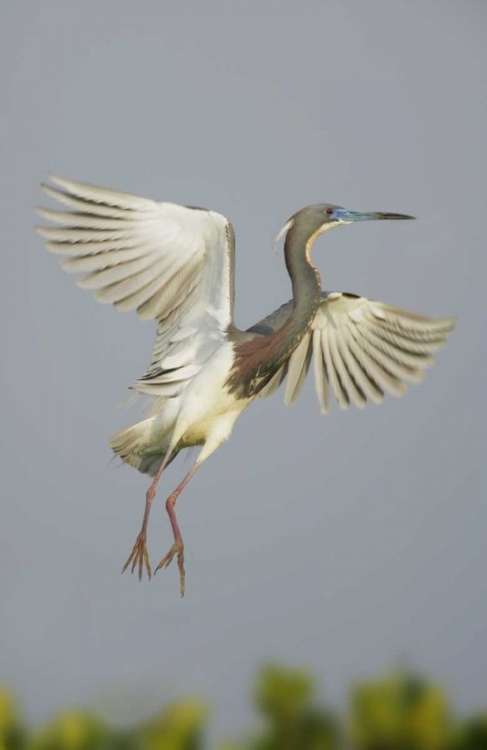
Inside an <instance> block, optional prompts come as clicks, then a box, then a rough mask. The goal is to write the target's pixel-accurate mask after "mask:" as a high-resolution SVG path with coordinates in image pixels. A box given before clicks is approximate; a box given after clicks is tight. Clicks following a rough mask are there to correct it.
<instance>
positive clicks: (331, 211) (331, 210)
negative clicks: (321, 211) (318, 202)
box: [325, 208, 335, 216]
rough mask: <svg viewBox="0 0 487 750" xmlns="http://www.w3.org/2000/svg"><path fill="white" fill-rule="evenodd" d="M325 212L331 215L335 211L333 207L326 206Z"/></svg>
mask: <svg viewBox="0 0 487 750" xmlns="http://www.w3.org/2000/svg"><path fill="white" fill-rule="evenodd" d="M325 213H326V215H327V216H333V214H334V213H335V209H333V208H327V209H326V211H325Z"/></svg>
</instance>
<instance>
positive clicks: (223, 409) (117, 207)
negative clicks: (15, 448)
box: [37, 176, 455, 594]
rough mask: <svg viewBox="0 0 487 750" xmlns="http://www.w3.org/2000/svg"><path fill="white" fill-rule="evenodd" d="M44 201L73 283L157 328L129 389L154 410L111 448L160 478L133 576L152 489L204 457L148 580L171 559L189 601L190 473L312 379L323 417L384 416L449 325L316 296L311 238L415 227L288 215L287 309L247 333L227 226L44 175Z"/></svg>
mask: <svg viewBox="0 0 487 750" xmlns="http://www.w3.org/2000/svg"><path fill="white" fill-rule="evenodd" d="M50 181H51V183H53V185H54V187H53V186H52V185H51V186H49V185H42V186H41V187H42V189H43V191H44V192H45V193H46V194H47V195H48V196H49V197H50V198H53V199H54V200H56V201H57V202H58V203H61V204H63V205H65V206H66V207H67V210H66V211H59V210H54V209H47V208H38V209H37V211H38V213H39V215H40V216H41V217H42V218H44V219H47V220H48V221H50V222H52V224H54V226H53V225H49V226H41V227H38V228H37V231H38V233H39V234H40V235H41V236H42V237H44V239H45V240H46V242H45V246H46V248H47V249H48V250H49V251H50V252H52V253H54V254H57V255H60V256H61V260H60V263H61V267H62V268H63V270H65V271H68V272H70V273H80V274H82V275H81V276H79V277H78V278H77V282H76V283H77V285H78V286H80V287H81V288H84V289H88V290H91V291H92V292H93V293H94V296H95V298H96V299H97V300H98V301H100V302H103V303H106V304H112V305H114V306H115V307H116V308H117V309H118V310H120V311H135V312H136V313H137V315H138V316H139V317H140V318H141V319H143V320H155V321H156V322H157V327H156V339H155V342H154V347H153V353H152V359H151V361H150V364H149V366H148V368H147V370H146V372H145V373H144V374H143V375H142V376H141V377H140V378H139V379H138V380H137V381H136V382H135V383H134V384H133V386H132V387H133V388H134V389H135V390H136V391H138V392H140V393H145V394H149V395H150V396H152V397H153V398H154V406H153V409H152V413H151V416H150V417H149V418H147V419H144V420H143V421H141V422H138V423H136V424H133V425H131V426H129V427H127V428H125V429H123V430H121V431H120V432H119V433H117V434H116V435H114V436H113V438H112V439H111V441H110V445H111V447H112V449H113V451H114V452H115V453H116V454H117V455H119V456H120V458H121V459H122V461H124V462H125V463H127V464H129V465H131V466H133V467H135V468H137V469H138V470H139V471H141V472H144V473H147V474H148V475H149V476H151V477H154V480H153V482H152V484H151V486H150V488H149V491H148V493H147V499H146V511H145V514H144V521H143V524H142V529H141V532H140V534H139V536H138V537H137V541H136V543H135V545H134V548H133V550H132V553H131V555H130V557H129V559H128V560H127V563H126V565H125V566H124V570H125V568H126V567H127V566H128V565H131V566H132V571H133V570H134V568H135V567H137V569H138V574H139V578H141V577H142V572H143V569H144V567H145V569H146V571H147V573H148V576H149V578H150V576H151V567H150V564H149V558H148V553H147V547H146V531H147V523H148V518H149V513H150V508H151V504H152V501H153V499H154V496H155V491H156V486H157V483H158V481H159V478H160V476H161V475H162V473H163V471H164V469H165V467H166V466H167V465H168V464H169V463H170V462H171V461H172V460H174V458H175V457H176V455H177V454H178V453H179V451H180V450H182V449H184V448H187V447H191V446H194V445H199V446H201V452H200V454H199V456H198V458H197V460H196V463H195V464H194V466H193V467H192V468H191V470H190V471H189V472H188V474H187V475H186V476H185V478H184V479H183V481H182V482H181V484H180V485H179V486H178V487H177V488H176V490H175V491H174V492H173V493H172V495H170V496H169V498H168V500H167V503H166V508H167V511H168V514H169V518H170V521H171V525H172V528H173V533H174V540H175V541H174V545H173V546H172V547H171V549H170V551H169V553H168V554H167V555H166V556H165V557H164V558H163V559H162V560H161V562H160V563H159V566H158V567H157V569H156V570H158V569H159V568H161V567H167V565H168V564H169V563H170V562H171V560H172V559H173V557H174V556H176V557H177V562H178V567H179V572H180V584H181V594H183V593H184V580H185V578H184V576H185V573H184V545H183V541H182V537H181V534H180V531H179V526H178V523H177V520H176V515H175V511H174V505H175V502H176V498H177V497H178V495H179V493H180V492H181V491H182V489H183V487H184V486H185V484H186V483H187V482H188V481H189V479H190V478H191V477H192V476H193V474H194V472H195V471H196V469H197V468H198V467H199V466H200V465H201V464H202V463H203V461H205V460H206V458H208V457H209V456H210V455H211V453H212V452H213V451H214V450H216V448H218V446H219V445H220V444H221V443H222V442H223V441H224V440H226V439H227V438H228V437H229V436H230V434H231V431H232V429H233V425H234V423H235V421H236V419H237V418H238V416H239V415H240V413H241V412H242V411H243V410H244V409H245V408H246V407H247V406H248V405H249V404H250V403H252V402H253V401H254V400H255V399H256V398H266V397H268V396H270V395H272V394H273V393H275V391H276V390H277V389H278V388H279V386H280V385H281V384H283V383H285V389H284V400H285V403H286V404H288V405H291V404H294V403H295V401H296V399H297V398H298V396H299V394H300V391H301V389H302V386H303V383H304V381H305V379H306V376H307V373H308V371H309V369H310V367H312V369H313V375H314V383H315V388H316V393H317V397H318V402H319V406H320V409H321V411H322V412H323V413H326V412H328V411H329V410H330V408H331V406H332V397H333V398H334V399H335V400H336V402H337V403H338V405H339V406H340V407H341V408H347V407H348V406H350V405H354V406H356V407H358V408H361V409H362V408H364V407H365V406H366V404H367V403H368V402H369V401H372V402H374V403H376V404H379V403H381V402H382V400H383V399H384V396H385V394H386V393H389V394H391V395H394V396H402V395H403V394H404V392H405V391H406V387H407V384H408V383H418V382H420V381H421V380H422V378H423V376H424V370H425V369H426V368H427V367H429V366H430V365H431V364H432V363H433V361H434V355H435V354H436V352H437V351H438V350H439V349H440V348H441V347H442V346H443V345H444V343H445V342H446V339H447V336H448V334H449V333H450V332H451V331H452V330H453V329H454V327H455V320H454V319H453V318H431V317H426V316H421V315H417V314H414V313H410V312H407V311H405V310H400V309H398V308H396V307H392V306H390V305H387V304H384V303H381V302H375V301H372V300H368V299H366V298H365V297H360V296H358V295H354V294H348V293H340V292H323V291H322V288H321V279H320V275H319V273H318V271H317V269H316V268H315V266H314V265H313V264H312V262H311V257H310V254H311V249H312V245H313V243H314V242H315V240H316V238H317V237H318V236H319V235H320V234H322V233H323V232H325V231H326V230H328V229H330V228H331V227H333V226H338V225H340V224H348V223H351V222H352V221H359V220H365V219H410V218H411V217H409V216H404V215H401V214H380V213H369V214H363V213H357V212H353V211H348V210H347V209H343V208H341V207H340V206H333V205H331V204H316V205H314V206H308V207H307V208H305V209H302V210H301V211H298V212H297V213H296V214H294V215H293V216H292V217H291V219H289V221H288V222H287V223H286V224H285V226H284V228H283V229H282V230H281V232H280V235H279V236H285V243H284V257H285V262H286V267H287V270H288V273H289V276H290V278H291V282H292V287H293V298H292V299H291V300H290V301H289V302H287V303H286V304H284V305H281V307H280V308H279V309H278V310H276V311H274V312H273V313H271V314H270V315H268V316H267V317H266V318H264V319H263V320H261V321H260V322H259V323H256V324H255V325H254V326H252V327H251V328H249V329H248V330H247V331H241V330H239V329H238V328H236V326H235V324H234V320H233V309H234V263H235V259H234V254H235V236H234V232H233V227H232V225H231V224H230V222H229V221H228V220H227V219H226V218H225V217H224V216H222V215H221V214H218V213H215V212H214V211H209V210H206V209H202V208H193V207H187V206H180V205H177V204H173V203H167V202H162V203H158V202H156V201H153V200H149V199H146V198H140V197H138V196H134V195H130V194H128V193H121V192H117V191H113V190H108V189H105V188H99V187H95V186H92V185H88V184H84V183H79V182H72V181H71V180H66V179H63V178H60V177H54V176H51V177H50Z"/></svg>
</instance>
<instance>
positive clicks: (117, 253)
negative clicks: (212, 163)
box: [36, 176, 234, 396]
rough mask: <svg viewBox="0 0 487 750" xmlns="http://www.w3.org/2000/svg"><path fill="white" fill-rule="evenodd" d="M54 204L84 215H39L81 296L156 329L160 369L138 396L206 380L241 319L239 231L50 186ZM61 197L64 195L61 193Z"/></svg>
mask: <svg viewBox="0 0 487 750" xmlns="http://www.w3.org/2000/svg"><path fill="white" fill-rule="evenodd" d="M50 181H51V182H52V183H54V185H56V187H55V188H54V187H50V186H47V185H42V188H43V190H44V192H45V193H47V195H49V196H50V197H51V198H54V199H55V200H57V201H59V202H60V203H63V204H64V205H66V206H68V207H69V209H75V211H72V210H68V211H55V210H52V209H46V208H38V209H37V212H38V213H39V214H40V215H41V216H42V217H43V218H45V219H48V220H49V221H52V222H54V223H56V224H59V225H61V226H57V227H54V226H42V227H37V228H36V229H37V231H38V233H39V234H41V235H42V236H43V237H45V238H46V240H47V242H46V243H45V245H46V248H47V249H48V250H50V251H51V252H52V253H56V254H59V255H62V256H64V257H63V259H62V260H61V266H62V268H63V269H64V270H65V271H68V272H81V273H83V274H85V275H84V276H82V277H81V278H79V279H78V280H77V284H78V286H80V287H82V288H85V289H91V290H92V291H93V292H94V295H95V298H96V299H97V300H99V301H100V302H104V303H111V304H113V305H114V306H115V307H116V308H117V309H118V310H122V311H131V310H135V311H136V312H137V315H138V316H139V317H140V318H141V319H143V320H149V319H156V320H157V322H158V326H157V337H156V341H155V344H154V350H153V356H152V362H151V365H150V367H149V369H148V371H147V373H146V374H145V375H144V376H143V377H142V378H141V379H140V380H138V381H137V382H136V383H135V384H134V387H135V388H136V389H137V390H139V391H142V392H145V393H150V394H153V395H157V396H162V395H164V396H168V395H174V394H175V393H177V392H178V391H179V390H181V388H182V387H184V385H185V384H186V383H187V381H188V380H189V379H191V378H192V377H194V375H195V374H196V373H197V372H199V370H200V369H201V367H202V366H203V365H204V363H205V361H206V360H207V359H208V357H209V356H211V354H212V352H213V351H215V349H216V348H217V346H218V345H219V343H220V342H221V341H222V339H223V336H224V333H225V331H226V329H227V328H228V326H229V324H230V323H231V321H232V317H233V252H234V247H233V231H232V228H231V225H230V224H229V222H228V221H227V219H226V218H225V217H224V216H221V215H220V214H218V213H215V212H214V211H206V210H204V209H193V208H186V207H184V206H180V205H176V204H174V203H158V202H156V201H152V200H149V199H146V198H139V197H138V196H134V195H129V194H128V193H120V192H116V191H114V190H108V189H105V188H99V187H95V186H93V185H87V184H84V183H79V182H72V181H71V180H66V179H63V178H60V177H54V176H51V177H50ZM58 188H61V189H58Z"/></svg>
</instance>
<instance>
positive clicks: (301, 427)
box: [0, 0, 487, 735]
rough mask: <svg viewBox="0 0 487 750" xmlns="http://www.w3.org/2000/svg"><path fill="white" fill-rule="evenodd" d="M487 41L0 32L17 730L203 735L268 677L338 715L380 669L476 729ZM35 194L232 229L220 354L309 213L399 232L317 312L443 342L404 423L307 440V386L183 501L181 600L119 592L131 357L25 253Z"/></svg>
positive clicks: (405, 11) (8, 23)
mask: <svg viewBox="0 0 487 750" xmlns="http://www.w3.org/2000/svg"><path fill="white" fill-rule="evenodd" d="M486 27H487V6H486V5H485V3H484V2H481V1H480V0H478V1H475V0H462V1H460V0H458V1H457V2H451V1H447V0H442V1H440V0H430V1H429V2H427V3H425V2H424V1H423V0H407V1H406V0H404V2H402V1H400V0H395V1H394V2H386V0H383V1H382V2H379V1H376V0H369V1H368V2H366V3H365V2H362V1H361V0H360V1H359V0H357V1H356V2H354V1H353V0H341V1H340V2H331V1H330V2H321V3H319V2H313V1H311V0H307V1H306V0H300V2H287V3H283V2H267V3H263V2H238V3H237V2H223V1H222V2H216V0H210V1H207V2H196V1H192V2H182V1H181V0H177V1H176V0H175V1H174V2H162V1H159V2H155V1H153V2H149V1H146V2H143V3H135V2H130V1H129V0H124V1H121V0H116V1H115V0H111V1H108V0H105V1H104V2H99V0H97V1H96V2H95V1H94V0H83V2H81V1H79V2H60V1H59V2H58V1H54V0H46V1H45V2H43V3H38V2H34V1H33V0H30V1H27V0H26V1H25V2H22V3H20V2H18V1H13V0H12V1H10V2H9V1H8V0H3V2H2V3H1V6H0V70H1V71H2V73H1V77H0V97H1V101H2V107H1V110H0V149H1V150H2V164H3V168H2V171H1V176H0V183H1V201H0V212H1V215H2V216H1V221H2V226H3V227H4V231H3V241H2V269H3V270H2V273H1V274H0V286H1V290H0V304H1V308H2V309H1V320H2V327H1V328H2V330H1V337H2V342H1V352H2V357H1V391H0V398H1V401H2V404H1V425H2V429H1V441H2V443H1V454H0V461H1V472H0V476H1V484H2V503H1V510H0V513H1V519H0V524H1V525H0V535H1V542H0V601H1V602H2V617H1V619H0V644H1V646H0V675H1V678H2V679H4V680H5V681H6V682H7V683H8V684H10V685H11V686H13V687H14V688H15V689H16V691H17V692H18V694H19V696H20V697H21V699H22V701H23V705H24V707H25V708H26V710H27V712H28V715H29V716H30V717H32V718H35V719H41V718H45V717H46V716H48V715H49V714H50V713H51V712H52V711H53V710H55V709H57V708H58V707H60V706H65V705H69V704H70V703H72V702H74V701H76V702H85V703H91V702H97V701H98V700H99V698H100V697H103V701H104V705H105V706H106V707H107V710H108V709H109V712H111V714H110V715H113V716H115V717H117V716H120V714H121V713H124V714H125V716H127V715H132V714H133V715H135V716H138V715H139V714H138V712H140V711H142V710H147V711H150V710H151V709H152V708H153V707H155V706H157V705H158V703H159V702H160V701H161V700H162V699H164V700H165V699H166V698H169V697H173V696H175V695H177V694H178V693H179V692H187V691H196V692H201V693H203V694H204V695H205V696H207V697H208V698H209V699H211V700H212V701H213V702H214V706H215V710H216V718H215V723H214V732H216V733H217V734H218V735H222V734H227V733H228V732H232V731H236V730H238V728H239V727H240V726H241V725H243V723H244V722H245V721H246V719H247V716H248V711H249V709H248V707H247V704H246V700H247V693H248V690H249V687H250V681H251V678H252V676H253V674H254V671H255V669H256V667H257V665H258V664H259V663H261V661H262V660H264V659H279V660H282V661H283V662H286V663H289V664H299V665H305V666H306V665H308V666H310V667H311V668H313V669H314V670H315V671H316V672H318V673H319V675H320V678H321V679H322V681H323V684H324V686H325V691H326V694H327V696H328V697H329V698H330V699H331V700H333V701H335V702H339V701H340V700H341V699H343V697H344V695H345V692H346V690H347V686H348V685H349V683H350V680H351V679H353V678H356V677H364V676H367V675H371V674H375V673H377V672H378V671H381V670H383V669H386V668H388V667H391V666H393V665H395V664H397V663H402V664H408V665H411V666H413V667H415V666H418V667H421V668H422V669H423V670H425V671H426V672H427V673H429V674H431V675H432V676H434V677H436V678H439V679H442V680H444V681H445V683H446V684H447V685H448V686H449V687H450V689H451V691H452V694H453V696H454V698H455V699H456V700H457V702H458V703H459V704H460V706H461V707H462V708H463V709H465V710H473V709H475V708H478V707H480V706H484V707H485V705H486V699H487V653H486V648H485V634H486V632H487V595H486V576H485V571H486V565H487V544H486V539H487V504H486V501H485V481H484V472H482V477H481V460H483V461H485V448H486V431H485V416H486V414H485V412H486V408H485V407H486V400H485V395H484V393H485V392H484V390H483V389H482V390H481V388H480V385H481V380H482V381H484V382H485V365H486V362H485V333H486V313H485V301H484V299H485V294H484V289H485V278H486V271H487V264H486V241H485V234H486V216H487V213H486V204H485V196H486V188H487V184H486V182H487V178H486V175H487V149H486V139H485V135H486V109H487V107H486V101H487V86H486V70H487V46H486V44H485V40H486V31H487V28H486ZM48 170H51V171H53V172H57V173H59V174H61V175H63V176H66V177H70V178H72V179H75V180H82V181H87V182H92V183H95V184H100V185H104V186H108V187H113V188H115V189H119V190H126V191H129V192H132V193H136V194H140V195H143V196H148V197H152V198H156V199H159V200H169V201H173V202H181V203H185V204H193V205H203V206H207V207H211V208H214V209H215V210H217V211H220V212H221V213H223V214H225V215H226V216H228V217H229V218H230V219H231V221H232V222H233V224H234V226H235V230H236V233H237V278H236V289H237V303H236V318H237V324H239V325H241V326H242V327H247V326H249V325H251V324H252V323H254V322H255V321H257V320H258V319H259V318H260V317H262V316H263V315H265V314H267V313H268V312H270V311H271V310H273V309H274V308H275V307H277V306H278V305H280V304H281V303H282V302H284V301H286V300H287V299H288V298H289V296H290V284H289V281H288V278H287V276H286V271H285V268H284V263H283V260H282V254H281V253H279V254H278V255H277V256H276V255H275V254H274V252H273V239H274V237H275V235H276V234H277V232H278V230H279V229H280V228H281V226H282V225H283V224H284V223H285V221H286V220H287V219H288V217H289V216H290V215H291V214H292V213H293V212H294V211H296V210H297V209H298V208H300V207H302V206H304V205H307V204H309V203H315V202H321V201H325V202H331V203H338V204H341V205H345V206H347V207H350V208H353V209H358V210H379V211H380V210H382V211H397V212H403V213H408V214H413V215H415V216H417V217H418V221H416V222H404V223H395V222H391V223H385V222H384V223H382V222H377V223H375V224H374V223H369V224H361V225H356V226H352V227H347V228H344V229H341V230H340V231H336V232H333V233H331V234H329V235H326V237H323V238H320V240H319V241H318V242H317V245H316V247H315V251H314V258H315V261H316V262H317V264H318V266H319V268H320V270H321V272H322V278H323V282H324V285H325V288H327V289H331V290H344V291H351V292H356V293H362V294H364V295H367V296H370V297H372V298H377V299H380V300H383V301H385V302H390V303H393V304H396V305H400V306H403V307H406V308H409V309H411V310H414V311H416V312H422V313H426V314H432V315H458V316H459V326H458V331H457V332H456V333H455V335H454V336H452V338H451V340H450V343H449V345H448V346H447V348H446V349H445V350H444V351H443V352H441V354H440V356H439V357H438V362H437V364H436V366H435V367H434V369H433V370H431V371H429V372H428V374H427V378H426V381H425V382H424V384H423V385H421V386H420V387H412V388H411V389H410V390H409V391H408V394H407V396H406V397H405V398H404V399H401V400H395V399H392V398H388V399H387V401H386V402H385V403H384V404H383V405H382V406H381V407H380V408H377V407H375V406H373V405H371V406H370V407H367V409H366V410H365V411H363V412H361V411H358V410H352V409H350V410H349V411H347V412H341V411H340V410H339V409H338V408H336V409H335V410H334V411H333V413H331V414H330V415H329V416H327V417H321V416H320V415H319V409H318V404H317V401H316V396H315V394H314V391H313V388H312V383H308V384H307V385H308V387H307V388H306V392H305V394H304V395H303V396H302V397H301V399H300V400H299V402H298V404H297V405H296V406H295V407H294V408H293V409H288V408H286V407H285V406H284V404H283V394H282V393H279V394H277V395H276V396H274V397H273V398H272V399H269V400H267V401H265V402H259V403H258V404H257V405H254V406H253V407H252V408H250V409H249V410H247V411H246V412H245V413H244V415H243V416H242V417H241V418H240V420H239V422H238V423H237V425H236V429H235V431H234V434H233V436H232V438H231V440H230V442H229V443H227V444H225V445H224V446H223V447H222V448H221V449H220V450H219V451H218V452H217V453H216V454H215V455H214V456H213V457H212V458H211V459H210V461H209V462H208V463H207V464H206V465H205V467H204V469H203V470H202V471H201V473H199V474H198V475H197V476H196V478H195V479H194V480H193V482H192V483H191V484H190V485H189V487H188V489H187V490H186V491H185V493H184V495H183V496H182V497H181V499H180V501H179V519H180V523H181V527H182V530H183V535H184V538H185V542H186V571H187V594H186V597H185V599H184V600H180V598H179V584H178V576H177V569H176V568H175V567H174V568H173V567H171V568H170V569H169V570H167V571H165V572H164V573H162V574H158V575H157V576H156V578H155V580H153V581H151V582H150V583H147V582H144V583H142V584H139V583H138V581H137V580H136V578H135V577H131V576H130V575H129V574H125V575H124V576H121V575H120V570H121V567H122V564H123V563H124V561H125V559H126V558H127V556H128V554H129V552H130V550H131V548H132V545H133V542H134V540H135V536H136V534H137V532H138V530H139V527H140V522H141V517H142V510H143V503H144V496H145V491H146V489H147V485H148V481H147V478H146V477H144V476H142V475H139V474H138V473H137V472H135V471H134V470H133V469H130V468H126V467H124V468H117V467H116V464H115V463H113V464H109V461H110V458H111V454H110V450H109V448H108V444H107V441H108V438H109V437H110V435H111V434H113V433H114V432H115V431H116V430H117V429H119V428H121V427H122V426H124V425H125V424H128V423H130V422H131V421H137V419H138V414H139V412H138V411H137V409H136V408H135V409H133V408H132V410H125V409H121V410H120V409H117V407H118V405H119V404H120V403H122V402H123V401H124V400H125V399H126V398H127V396H128V395H129V392H128V391H127V390H126V387H127V386H128V385H129V384H130V383H131V382H133V381H134V380H135V379H136V378H137V376H139V375H140V374H141V373H142V372H143V371H144V369H145V367H146V365H147V363H148V361H149V359H150V352H151V346H152V340H153V332H154V331H153V328H154V327H153V325H152V324H148V323H145V324H143V323H141V322H139V321H138V320H137V319H136V318H135V317H132V316H128V315H121V314H117V313H116V312H115V311H114V310H113V309H111V308H108V307H104V306H101V305H97V304H96V303H95V302H94V300H93V299H92V297H91V296H90V295H89V294H88V293H86V292H82V291H80V290H79V289H77V288H76V287H75V286H74V284H73V279H72V277H71V278H70V277H68V276H67V275H65V274H63V273H62V272H61V271H60V269H59V268H58V266H57V261H56V259H55V258H54V257H52V256H50V255H49V254H48V253H46V252H45V251H44V249H43V247H42V243H41V239H40V238H39V237H37V236H36V235H35V234H34V233H33V229H32V227H33V225H34V224H35V223H36V217H35V216H34V213H33V208H34V206H35V205H36V204H37V203H42V202H43V203H44V204H46V203H49V200H48V199H47V198H42V197H41V195H40V193H39V190H38V183H39V181H40V180H41V179H43V177H44V176H45V173H46V171H48ZM5 228H6V231H5ZM189 465H190V464H189V461H188V460H183V459H181V458H179V459H178V460H177V461H176V462H174V464H173V465H172V466H171V467H170V469H169V470H168V472H167V476H166V478H165V480H164V481H163V482H161V485H160V491H159V497H158V501H157V502H156V504H155V507H154V511H153V515H152V518H151V525H150V527H149V552H150V555H151V559H152V563H153V565H155V564H157V562H158V560H159V559H160V558H161V557H162V555H163V554H164V553H165V552H166V551H167V549H168V547H169V545H170V543H171V532H170V527H169V523H168V521H167V518H166V513H165V510H164V500H165V496H166V495H167V494H168V493H169V491H170V490H172V489H173V487H174V486H175V484H176V483H177V482H178V481H179V480H180V478H181V477H182V475H183V473H184V472H185V471H186V470H187V468H188V467H189ZM482 468H483V467H482ZM132 696H137V697H134V699H133V700H132ZM129 706H130V710H129V708H128V707H129ZM127 711H128V712H129V714H127Z"/></svg>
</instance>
